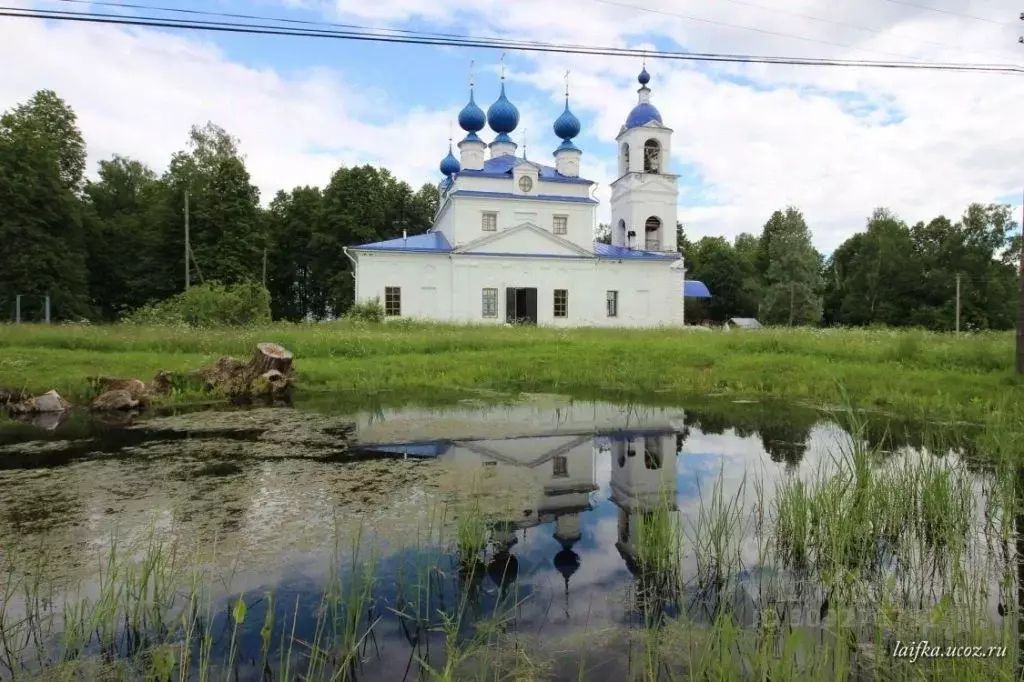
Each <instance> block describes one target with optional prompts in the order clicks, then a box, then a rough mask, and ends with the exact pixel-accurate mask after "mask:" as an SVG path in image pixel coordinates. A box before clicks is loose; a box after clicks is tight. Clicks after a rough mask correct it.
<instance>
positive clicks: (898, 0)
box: [885, 0, 1013, 26]
mask: <svg viewBox="0 0 1024 682" xmlns="http://www.w3.org/2000/svg"><path fill="white" fill-rule="evenodd" d="M885 1H886V2H891V3H892V4H894V5H903V6H905V7H915V8H917V9H923V10H925V11H927V12H937V13H939V14H948V15H949V16H951V17H960V18H961V19H973V20H974V21H983V22H985V23H986V24H995V25H996V26H1012V25H1013V24H1010V23H1008V22H1005V21H996V20H995V19H986V18H985V17H976V16H974V15H973V14H962V13H961V12H953V11H951V10H948V9H940V8H938V7H930V6H928V5H919V4H917V3H916V2H907V0H885Z"/></svg>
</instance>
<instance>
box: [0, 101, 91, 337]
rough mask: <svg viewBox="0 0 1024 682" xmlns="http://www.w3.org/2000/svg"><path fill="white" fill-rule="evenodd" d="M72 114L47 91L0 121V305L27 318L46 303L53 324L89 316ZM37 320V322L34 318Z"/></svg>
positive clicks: (80, 157)
mask: <svg viewBox="0 0 1024 682" xmlns="http://www.w3.org/2000/svg"><path fill="white" fill-rule="evenodd" d="M75 120H76V119H75V114H74V112H73V111H72V110H71V108H70V107H68V106H67V105H66V104H65V103H64V102H63V101H61V100H60V99H59V98H58V97H57V96H56V95H54V94H53V93H52V92H50V91H41V92H39V93H37V94H36V95H35V96H34V97H33V98H32V99H31V100H29V102H28V103H26V104H23V105H19V106H17V107H15V108H14V109H13V110H12V111H9V112H7V113H5V114H4V115H3V116H0V245H2V248H0V306H2V310H3V311H4V314H5V316H6V314H8V312H9V311H11V312H13V309H14V303H15V297H16V296H17V295H19V294H21V295H23V296H25V297H26V298H25V299H24V302H25V305H26V309H25V312H26V313H28V312H29V311H30V309H31V310H35V309H39V310H40V311H41V308H42V300H43V297H44V296H46V295H49V296H50V297H51V306H52V308H51V314H52V316H53V318H54V319H74V318H81V317H86V316H89V315H90V314H91V311H90V309H89V305H88V291H87V286H86V282H87V277H86V268H85V248H84V244H83V234H82V210H81V206H80V204H79V201H78V199H77V197H76V195H75V193H76V191H77V190H78V186H79V184H80V182H81V176H82V169H83V168H84V164H85V156H84V144H82V143H81V139H82V137H81V133H80V132H79V131H78V129H77V126H76V124H75ZM40 316H41V315H40Z"/></svg>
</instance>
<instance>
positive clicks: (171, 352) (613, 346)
mask: <svg viewBox="0 0 1024 682" xmlns="http://www.w3.org/2000/svg"><path fill="white" fill-rule="evenodd" d="M261 341H274V342H277V343H280V344H283V345H284V346H286V347H287V348H288V349H290V350H291V351H292V352H293V353H294V354H295V357H296V368H297V370H298V373H299V386H300V390H301V391H303V392H306V393H308V392H313V391H327V390H331V391H346V392H350V393H352V394H356V395H365V396H370V395H376V396H378V397H381V396H384V397H385V398H386V402H389V403H390V402H404V401H406V400H408V399H409V398H410V397H411V396H429V397H431V398H434V399H448V398H452V397H457V396H459V395H461V392H463V391H472V390H478V389H491V390H496V391H509V392H555V393H562V394H568V395H573V396H577V397H580V398H602V399H606V400H610V399H617V400H637V401H645V402H672V401H677V400H683V399H690V398H693V397H694V396H700V395H709V394H718V395H727V396H735V397H736V398H741V397H742V398H761V397H777V398H784V399H789V400H798V401H805V402H811V403H814V404H834V403H836V402H838V401H839V393H838V389H837V386H838V385H842V386H843V387H844V388H845V389H846V390H847V391H848V393H849V394H850V396H851V397H852V399H853V400H855V401H856V402H857V403H858V404H859V405H860V406H862V407H865V408H870V409H879V410H885V411H889V412H894V413H898V414H900V415H902V416H905V417H910V418H927V419H933V420H942V421H951V420H966V421H974V422H981V421H984V419H985V418H986V417H987V416H988V415H989V414H990V413H991V412H992V411H993V410H1004V411H1005V410H1010V411H1021V412H1022V413H1024V381H1021V380H1020V379H1019V378H1018V377H1015V376H1014V375H1013V344H1014V339H1013V336H1012V334H1010V333H981V334H965V335H963V336H960V337H956V336H953V335H950V334H929V333H925V332H920V331H894V330H811V329H777V330H763V331H758V332H730V333H723V332H718V331H714V332H707V333H700V332H694V331H685V332H684V331H679V330H598V329H566V330H558V329H543V328H541V329H538V328H506V327H456V326H440V325H415V324H389V325H357V324H349V323H331V324H317V325H289V324H275V325H272V326H268V327H264V328H256V329H215V330H196V329H189V328H162V327H139V326H127V325H119V326H78V325H66V326H57V325H55V326H45V325H21V326H12V325H3V326H0V386H8V387H13V388H26V389H28V390H30V391H45V390H49V389H51V388H53V389H57V390H58V391H59V392H61V393H62V394H65V395H67V396H69V397H70V398H71V399H73V400H74V399H79V400H80V399H82V398H84V397H86V395H87V393H88V383H87V381H86V378H87V377H89V376H95V375H107V376H136V377H139V378H142V379H144V380H148V379H149V378H150V377H152V375H153V374H154V373H155V372H156V371H157V370H159V369H167V370H172V371H183V370H189V369H194V368H196V367H199V366H201V365H203V364H206V363H210V362H212V361H214V360H216V358H217V357H219V356H221V355H235V356H238V357H247V356H248V355H250V354H251V352H252V349H253V347H254V345H255V344H256V343H258V342H261ZM174 399H176V400H190V399H194V396H176V397H175V398H174Z"/></svg>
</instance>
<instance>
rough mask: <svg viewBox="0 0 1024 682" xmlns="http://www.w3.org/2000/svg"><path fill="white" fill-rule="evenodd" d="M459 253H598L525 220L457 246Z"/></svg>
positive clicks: (581, 255) (583, 255)
mask: <svg viewBox="0 0 1024 682" xmlns="http://www.w3.org/2000/svg"><path fill="white" fill-rule="evenodd" d="M455 253H456V254H465V255H473V254H477V255H481V254H509V255H517V256H531V255H534V256H561V257H566V258H593V257H594V254H593V252H591V251H588V250H587V249H584V248H582V247H581V246H578V245H577V244H574V243H572V242H570V241H568V240H566V239H562V238H561V237H559V236H557V235H554V234H552V233H550V232H548V231H547V230H545V229H543V228H541V227H538V226H537V225H534V224H533V223H521V224H520V225H517V226H516V227H512V228H509V229H507V230H503V231H501V232H498V233H496V234H492V235H488V236H486V237H482V238H480V239H477V240H475V241H472V242H469V243H468V244H465V245H463V246H461V247H459V248H457V249H455Z"/></svg>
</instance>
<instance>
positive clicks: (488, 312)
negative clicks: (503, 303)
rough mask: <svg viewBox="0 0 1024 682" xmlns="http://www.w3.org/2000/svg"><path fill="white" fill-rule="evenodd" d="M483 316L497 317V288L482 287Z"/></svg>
mask: <svg viewBox="0 0 1024 682" xmlns="http://www.w3.org/2000/svg"><path fill="white" fill-rule="evenodd" d="M483 316H484V317H497V316H498V290H497V289H484V298H483Z"/></svg>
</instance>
